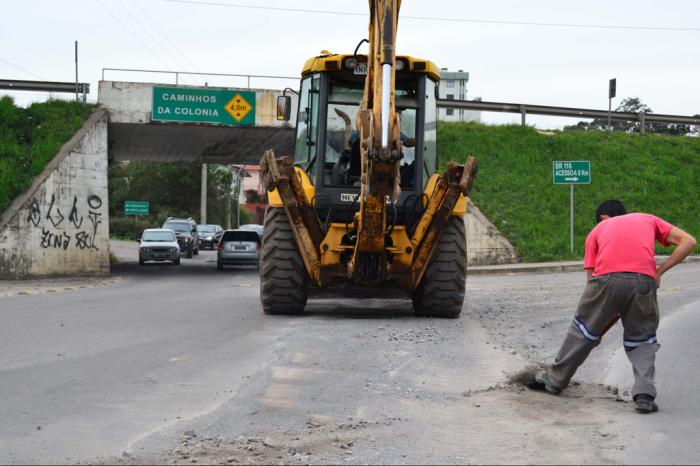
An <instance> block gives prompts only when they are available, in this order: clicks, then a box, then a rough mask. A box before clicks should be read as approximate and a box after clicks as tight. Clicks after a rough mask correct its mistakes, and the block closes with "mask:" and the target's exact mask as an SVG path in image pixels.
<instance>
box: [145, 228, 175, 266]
mask: <svg viewBox="0 0 700 466" xmlns="http://www.w3.org/2000/svg"><path fill="white" fill-rule="evenodd" d="M146 261H158V262H163V261H173V263H175V265H180V246H179V245H178V244H177V238H176V237H175V233H174V232H173V231H172V230H164V229H161V228H149V229H147V230H144V231H143V235H141V240H140V241H139V265H143V264H144V263H145V262H146Z"/></svg>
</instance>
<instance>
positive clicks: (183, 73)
mask: <svg viewBox="0 0 700 466" xmlns="http://www.w3.org/2000/svg"><path fill="white" fill-rule="evenodd" d="M106 71H119V72H131V73H157V74H169V75H173V76H174V77H175V84H176V85H177V84H180V76H225V77H231V78H246V79H247V83H248V88H250V80H251V78H263V79H294V80H299V79H300V77H299V76H272V75H265V74H232V73H199V72H194V71H166V70H139V69H131V68H102V81H104V80H105V72H106Z"/></svg>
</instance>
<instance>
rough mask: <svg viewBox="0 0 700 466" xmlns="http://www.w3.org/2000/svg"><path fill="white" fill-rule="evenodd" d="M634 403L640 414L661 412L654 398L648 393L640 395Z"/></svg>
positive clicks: (636, 396) (635, 397)
mask: <svg viewBox="0 0 700 466" xmlns="http://www.w3.org/2000/svg"><path fill="white" fill-rule="evenodd" d="M634 403H635V404H636V406H635V407H634V409H635V410H636V411H637V412H638V413H642V414H649V413H655V412H657V411H658V410H659V407H658V406H657V404H656V403H654V397H653V396H651V395H647V394H646V393H640V394H638V395H635V396H634Z"/></svg>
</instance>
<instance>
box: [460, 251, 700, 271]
mask: <svg viewBox="0 0 700 466" xmlns="http://www.w3.org/2000/svg"><path fill="white" fill-rule="evenodd" d="M667 257H668V256H656V261H657V262H660V261H662V260H664V259H666V258H667ZM691 262H700V255H695V256H689V257H687V258H686V259H685V260H684V261H683V263H691ZM561 272H583V261H565V262H537V263H525V264H505V265H479V266H473V267H467V275H497V274H514V273H561Z"/></svg>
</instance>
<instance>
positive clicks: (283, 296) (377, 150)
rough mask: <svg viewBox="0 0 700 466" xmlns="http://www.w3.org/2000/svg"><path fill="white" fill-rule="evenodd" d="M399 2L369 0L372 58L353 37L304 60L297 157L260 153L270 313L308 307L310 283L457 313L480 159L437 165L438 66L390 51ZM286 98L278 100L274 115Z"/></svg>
mask: <svg viewBox="0 0 700 466" xmlns="http://www.w3.org/2000/svg"><path fill="white" fill-rule="evenodd" d="M400 5H401V1H400V0H369V7H370V24H369V40H368V42H369V51H368V53H367V55H361V54H357V51H358V49H359V45H358V48H357V49H355V53H354V54H346V55H337V54H331V53H328V52H325V51H324V52H322V53H321V55H319V56H317V57H314V58H311V59H309V60H308V61H307V62H306V63H305V64H304V68H303V70H302V79H301V87H300V91H299V107H298V111H297V122H296V144H295V152H294V156H293V157H291V156H285V157H280V158H277V157H276V156H275V154H274V153H273V152H272V151H271V150H269V151H267V152H265V154H264V155H263V157H262V160H261V161H260V164H261V171H262V174H263V180H264V182H265V185H266V187H267V189H268V190H269V191H270V193H269V196H268V198H269V207H268V209H267V212H266V214H265V227H264V238H263V246H262V254H261V259H260V275H261V280H260V287H261V289H260V296H261V301H262V308H263V311H264V312H265V313H267V314H293V313H299V312H301V311H303V309H304V307H305V305H306V301H307V296H308V292H309V288H310V287H320V288H342V289H347V290H351V291H352V290H354V289H359V288H362V289H366V288H382V289H395V290H402V291H403V292H405V293H406V294H407V295H408V296H410V297H411V298H412V299H413V305H414V310H415V313H416V315H420V316H438V317H458V316H459V315H460V313H461V311H462V304H463V301H464V287H465V280H466V239H465V229H464V220H463V216H464V214H465V213H466V209H467V200H466V199H467V197H468V196H469V193H470V192H471V187H472V184H473V182H474V178H475V176H476V173H477V171H478V166H477V163H476V161H475V160H474V159H473V158H471V157H470V158H469V160H468V161H467V164H466V165H465V166H462V165H458V164H456V163H452V162H450V163H448V164H447V167H446V170H445V172H444V173H443V174H442V175H439V174H438V173H437V170H438V168H439V167H438V159H437V147H436V142H437V141H436V129H437V128H436V123H437V107H436V98H437V87H438V82H439V79H440V74H439V70H438V68H437V66H435V65H434V64H433V63H431V62H430V61H428V60H422V59H417V58H413V57H409V56H397V55H396V54H395V47H396V30H397V25H398V14H399V8H400ZM363 42H365V41H363ZM361 44H362V42H361V43H360V45H361ZM290 102H291V99H290V97H289V96H280V98H279V99H278V118H279V119H281V120H289V118H290V113H291V112H290V107H291V104H290Z"/></svg>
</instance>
